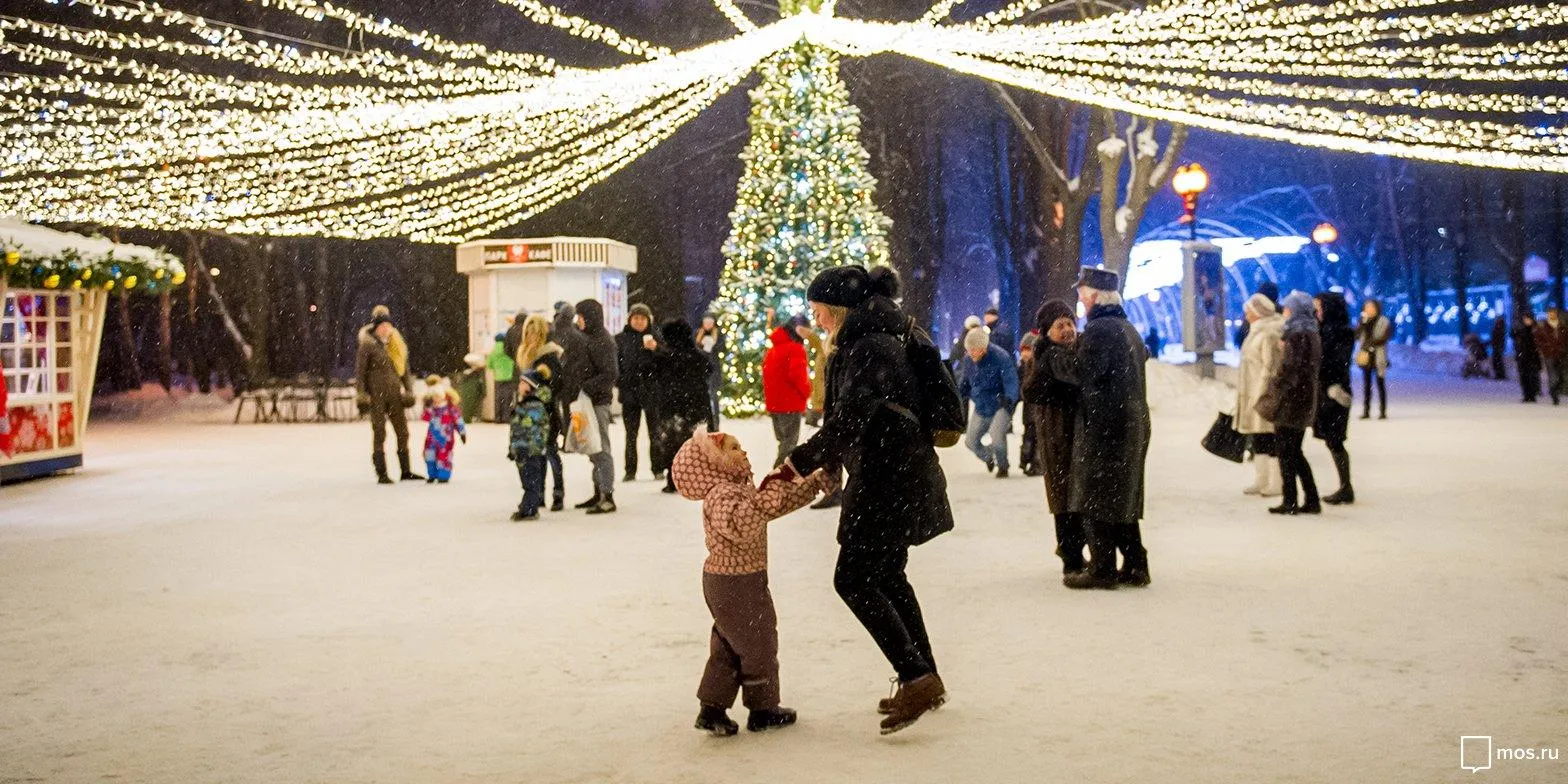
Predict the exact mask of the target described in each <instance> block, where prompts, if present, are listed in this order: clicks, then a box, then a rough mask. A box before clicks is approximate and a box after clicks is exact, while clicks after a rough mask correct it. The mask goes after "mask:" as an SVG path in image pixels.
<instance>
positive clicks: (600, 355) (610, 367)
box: [566, 299, 620, 514]
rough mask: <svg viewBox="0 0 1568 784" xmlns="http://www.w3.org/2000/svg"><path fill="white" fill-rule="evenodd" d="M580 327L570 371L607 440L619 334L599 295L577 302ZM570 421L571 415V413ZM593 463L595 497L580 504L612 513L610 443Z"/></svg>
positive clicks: (568, 361)
mask: <svg viewBox="0 0 1568 784" xmlns="http://www.w3.org/2000/svg"><path fill="white" fill-rule="evenodd" d="M577 322H578V328H579V329H581V330H582V336H583V340H582V344H581V345H580V347H579V348H578V349H577V354H576V356H573V354H572V349H567V350H566V365H567V371H566V373H567V375H570V376H574V377H575V378H576V379H577V380H578V381H579V382H580V383H581V384H582V391H583V392H584V393H586V394H587V395H588V400H589V401H590V402H592V403H593V418H594V421H595V422H596V423H597V424H598V426H599V435H600V437H602V438H603V439H605V440H606V441H608V440H609V435H610V404H611V403H613V402H614V400H615V379H616V377H617V376H618V375H619V372H620V366H619V364H618V363H617V361H616V356H615V338H613V337H610V331H609V330H607V329H605V328H604V305H603V304H601V303H600V302H599V300H596V299H585V300H583V301H582V302H579V303H577ZM567 421H568V422H570V421H571V418H570V417H568V418H567ZM588 461H589V462H590V463H592V464H593V498H590V499H588V500H587V501H584V502H583V503H580V504H578V505H577V508H578V509H587V510H588V514H609V513H611V512H614V511H615V457H614V455H611V454H610V450H609V448H608V445H606V448H604V449H600V450H599V451H598V452H597V453H596V454H593V455H589V456H588Z"/></svg>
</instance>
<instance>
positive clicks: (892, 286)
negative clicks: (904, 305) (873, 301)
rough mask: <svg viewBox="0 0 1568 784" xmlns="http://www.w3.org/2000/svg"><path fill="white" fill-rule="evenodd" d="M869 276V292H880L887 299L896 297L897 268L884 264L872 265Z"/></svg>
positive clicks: (897, 289)
mask: <svg viewBox="0 0 1568 784" xmlns="http://www.w3.org/2000/svg"><path fill="white" fill-rule="evenodd" d="M870 277H871V286H870V292H871V293H872V294H880V295H882V296H884V297H887V298H888V299H897V298H898V291H899V286H900V281H899V279H898V271H897V270H895V269H893V268H892V267H889V266H886V265H883V266H878V267H872V268H871V270H870Z"/></svg>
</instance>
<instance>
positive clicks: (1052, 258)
mask: <svg viewBox="0 0 1568 784" xmlns="http://www.w3.org/2000/svg"><path fill="white" fill-rule="evenodd" d="M992 91H993V92H994V94H995V95H996V97H997V101H998V103H1000V104H1001V105H1002V108H1003V109H1004V110H1005V111H1006V112H1007V115H1008V117H1009V118H1010V119H1011V120H1012V121H1013V126H1014V128H1015V129H1016V130H1017V132H1018V135H1019V137H1020V138H1021V139H1022V140H1023V141H1024V148H1025V149H1026V150H1028V152H1029V153H1030V157H1031V158H1032V159H1033V161H1034V164H1035V166H1034V169H1033V170H1032V173H1033V174H1035V178H1034V179H1035V180H1036V181H1037V182H1038V183H1039V188H1038V191H1039V193H1038V195H1037V196H1035V197H1034V199H1033V203H1034V205H1035V219H1034V223H1035V225H1036V227H1037V229H1036V232H1037V234H1038V235H1039V236H1040V237H1041V251H1040V255H1041V259H1040V260H1039V261H1038V262H1037V265H1038V266H1039V267H1040V271H1039V273H1038V274H1039V277H1040V278H1041V279H1042V281H1043V283H1042V287H1043V288H1044V290H1045V291H1046V292H1049V293H1053V294H1054V293H1055V292H1066V291H1067V289H1068V287H1070V286H1071V285H1072V282H1073V281H1074V280H1076V279H1077V275H1078V267H1079V265H1080V264H1081V263H1082V257H1083V220H1084V214H1085V213H1086V212H1087V211H1088V207H1089V197H1090V196H1092V195H1094V193H1095V191H1096V187H1097V183H1098V182H1099V177H1100V167H1099V166H1095V165H1089V164H1088V162H1085V165H1082V166H1080V167H1079V168H1078V169H1076V170H1074V168H1073V166H1072V164H1071V157H1072V156H1071V152H1072V140H1073V133H1074V129H1075V128H1076V127H1077V121H1076V117H1077V113H1078V112H1080V111H1082V110H1083V109H1082V107H1079V106H1076V105H1074V104H1067V103H1064V102H1061V101H1057V100H1053V99H1043V98H1035V99H1033V100H1031V101H1030V104H1029V107H1030V108H1029V109H1027V110H1026V109H1025V108H1024V107H1022V106H1021V105H1019V103H1018V101H1016V100H1015V99H1014V98H1013V95H1012V93H1011V92H1009V91H1008V90H1007V88H1006V87H1003V86H1001V85H996V84H993V85H992ZM1100 116H1101V115H1100V113H1099V112H1093V113H1091V114H1090V115H1089V120H1088V122H1087V123H1086V126H1087V128H1088V136H1089V137H1090V138H1095V137H1097V136H1098V135H1099V132H1098V130H1099V128H1100V126H1101V123H1100ZM1086 157H1087V156H1086ZM1048 296H1049V294H1048Z"/></svg>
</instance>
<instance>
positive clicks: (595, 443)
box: [566, 392, 604, 455]
mask: <svg viewBox="0 0 1568 784" xmlns="http://www.w3.org/2000/svg"><path fill="white" fill-rule="evenodd" d="M568 412H569V413H570V415H571V420H570V421H569V422H568V423H567V426H566V451H568V452H571V453H574V454H579V455H596V454H599V453H600V452H602V451H604V434H603V433H600V432H599V418H598V417H596V416H594V413H593V401H592V400H589V399H588V393H586V392H584V393H581V394H579V395H578V396H577V399H576V400H574V401H572V405H571V406H570V407H569V409H568Z"/></svg>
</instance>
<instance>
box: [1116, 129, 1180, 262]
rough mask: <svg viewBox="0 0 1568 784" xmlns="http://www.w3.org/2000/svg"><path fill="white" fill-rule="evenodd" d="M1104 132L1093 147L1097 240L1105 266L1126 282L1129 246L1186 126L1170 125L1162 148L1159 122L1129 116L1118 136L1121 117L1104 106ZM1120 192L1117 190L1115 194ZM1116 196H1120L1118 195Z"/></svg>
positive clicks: (1173, 161)
mask: <svg viewBox="0 0 1568 784" xmlns="http://www.w3.org/2000/svg"><path fill="white" fill-rule="evenodd" d="M1101 114H1102V116H1103V122H1104V123H1105V126H1104V127H1105V130H1106V135H1105V136H1104V138H1103V140H1102V141H1100V142H1099V143H1097V144H1096V145H1095V154H1096V157H1097V158H1098V159H1099V163H1100V241H1101V244H1102V245H1103V247H1104V257H1105V268H1106V269H1108V270H1110V271H1112V272H1115V273H1116V274H1117V275H1118V276H1120V278H1121V285H1123V286H1125V285H1127V272H1128V268H1129V267H1131V266H1132V246H1133V244H1134V243H1135V242H1137V241H1138V228H1139V227H1140V226H1141V225H1142V224H1143V215H1144V212H1146V211H1147V210H1148V208H1149V200H1150V199H1151V198H1153V196H1154V193H1155V191H1156V190H1158V189H1159V188H1161V187H1163V186H1164V185H1165V184H1166V183H1168V182H1170V178H1171V174H1172V170H1173V169H1174V168H1175V164H1176V157H1177V156H1178V155H1180V154H1181V150H1182V147H1184V146H1185V145H1186V142H1187V127H1186V126H1184V125H1172V126H1171V133H1170V138H1169V139H1168V140H1166V143H1165V150H1164V152H1161V151H1160V148H1159V140H1158V138H1157V137H1156V136H1155V131H1156V130H1158V127H1159V125H1158V123H1156V122H1155V121H1153V120H1144V119H1141V118H1138V117H1132V118H1130V119H1129V121H1128V123H1127V129H1126V137H1125V138H1123V137H1121V136H1119V135H1118V133H1119V132H1120V125H1119V124H1120V120H1119V119H1118V117H1117V116H1116V114H1115V113H1114V112H1112V111H1110V110H1108V109H1106V110H1101ZM1124 165H1125V166H1126V167H1127V185H1126V188H1125V189H1122V188H1121V172H1122V167H1123V166H1124ZM1118 191H1121V193H1120V194H1118ZM1118 196H1120V198H1118Z"/></svg>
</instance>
